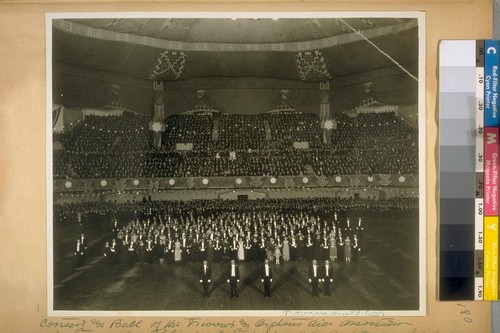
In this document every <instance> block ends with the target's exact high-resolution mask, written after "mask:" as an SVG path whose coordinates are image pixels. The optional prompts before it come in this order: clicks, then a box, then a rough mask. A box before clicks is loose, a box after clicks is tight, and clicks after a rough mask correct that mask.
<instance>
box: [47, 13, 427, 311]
mask: <svg viewBox="0 0 500 333" xmlns="http://www.w3.org/2000/svg"><path fill="white" fill-rule="evenodd" d="M46 21H47V73H48V74H47V76H48V80H47V90H48V93H47V94H48V95H47V133H48V134H47V146H48V148H47V178H48V184H50V185H51V186H48V190H47V191H48V209H47V211H48V214H47V215H48V216H47V226H48V231H49V232H48V242H47V243H48V249H47V253H48V263H47V265H48V286H47V289H48V309H49V314H51V315H67V314H75V315H86V314H103V315H113V314H117V313H119V314H120V315H124V314H128V313H129V314H130V315H148V314H151V313H153V312H154V313H155V314H162V315H167V316H168V315H173V314H175V315H179V313H180V314H181V315H182V314H190V315H193V314H196V315H202V316H222V315H224V316H233V315H234V316H236V315H238V316H241V315H245V314H246V315H263V316H283V315H299V316H300V315H312V314H318V315H321V314H322V315H373V316H383V315H405V316H407V315H410V316H411V315H413V316H416V315H425V243H426V242H425V238H424V235H425V220H424V217H425V210H424V208H425V207H424V204H425V196H424V189H425V188H424V181H425V173H424V168H425V163H424V161H425V159H424V155H425V149H424V148H425V147H424V136H425V127H424V126H423V124H424V109H425V108H424V97H423V96H424V89H423V87H424V71H423V70H424V68H425V64H424V57H423V54H424V44H423V43H424V40H425V36H424V34H423V31H424V15H423V14H422V13H416V12H390V13H389V12H356V13H349V12H315V13H275V12H274V13H269V12H268V13H79V14H76V13H71V14H69V13H68V14H65V13H57V14H56V13H52V14H47V16H46ZM124 311H125V312H124ZM174 311H175V312H174Z"/></svg>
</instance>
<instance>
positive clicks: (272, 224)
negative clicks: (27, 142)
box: [54, 198, 418, 296]
mask: <svg viewBox="0 0 500 333" xmlns="http://www.w3.org/2000/svg"><path fill="white" fill-rule="evenodd" d="M417 210H418V200H417V199H415V198H393V199H388V200H369V199H341V198H307V199H298V198H295V199H266V200H251V201H232V200H231V201H229V200H191V201H152V200H151V199H150V198H149V199H148V198H144V199H143V200H142V201H139V202H134V203H126V204H120V203H116V202H89V203H68V204H60V205H55V206H54V223H55V227H56V228H57V227H60V226H63V225H67V224H69V223H75V222H76V223H80V224H88V223H94V221H96V220H101V221H102V220H105V221H110V222H109V235H108V239H107V240H106V244H105V246H104V249H103V251H102V255H103V256H104V257H105V261H106V263H107V264H109V265H125V266H128V265H136V264H138V265H146V264H167V265H169V264H175V263H183V262H193V263H200V264H201V263H203V265H204V267H205V268H204V270H203V273H206V267H207V265H211V264H212V263H214V262H231V263H233V264H234V263H236V264H237V263H240V262H261V263H266V264H268V265H270V264H272V265H279V264H281V263H283V262H287V261H292V262H293V261H301V260H305V261H307V262H309V263H313V265H316V261H317V262H321V263H329V264H328V265H331V263H333V262H335V261H342V262H346V263H349V262H351V261H356V260H361V258H362V254H363V251H365V242H364V222H363V220H364V219H365V218H366V216H370V217H372V216H383V215H385V214H386V213H387V212H388V211H390V212H391V213H394V214H396V215H398V214H399V215H400V214H406V215H408V214H410V215H415V214H416V212H417ZM87 244H88V241H87V239H86V236H85V235H84V234H81V235H79V237H78V239H77V240H76V244H75V250H74V255H75V257H76V263H77V265H82V264H83V263H84V261H85V256H86V251H87ZM313 265H311V268H310V270H312V272H311V271H310V277H309V278H310V279H311V280H310V282H311V281H314V279H316V283H318V282H321V281H323V282H325V281H324V279H325V274H326V272H325V270H324V265H323V264H322V265H317V268H316V269H315V268H312V267H313ZM269 267H271V266H269ZM271 269H272V268H271ZM329 274H330V275H327V278H333V277H332V273H329ZM200 276H201V274H200ZM269 276H271V277H270V279H272V271H269V268H268V271H267V274H263V278H262V279H263V280H264V277H267V278H269ZM200 280H202V278H201V277H200ZM268 282H270V281H268ZM203 283H208V282H207V281H205V282H203ZM311 283H312V282H311ZM312 287H313V294H315V293H317V289H316V292H315V289H314V288H317V285H316V286H314V285H313V286H312ZM326 291H327V289H326V286H325V292H326ZM269 296H270V295H269Z"/></svg>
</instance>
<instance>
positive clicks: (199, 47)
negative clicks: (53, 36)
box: [52, 19, 418, 52]
mask: <svg viewBox="0 0 500 333" xmlns="http://www.w3.org/2000/svg"><path fill="white" fill-rule="evenodd" d="M417 25H418V21H417V20H408V21H403V22H401V23H398V24H393V25H389V26H384V27H375V28H371V29H365V30H362V32H363V36H364V37H366V38H368V39H372V38H376V37H381V36H387V35H392V34H396V33H399V32H402V31H406V30H409V29H412V28H415V27H417ZM52 26H53V28H55V29H57V30H60V31H64V32H65V33H69V34H72V35H77V36H82V37H87V38H93V39H98V40H108V41H114V42H121V43H130V44H135V45H142V46H145V47H152V48H158V49H164V50H171V51H185V52H186V51H195V52H202V51H203V52H307V51H312V50H321V49H325V48H330V47H334V46H338V45H344V44H349V43H354V42H358V41H360V40H363V38H362V37H361V36H360V34H359V33H354V32H346V33H344V34H342V35H338V36H331V37H325V38H320V39H314V40H308V41H300V42H286V43H285V42H280V43H260V44H252V43H217V42H185V41H176V40H166V39H160V38H153V37H146V36H140V35H134V34H128V33H120V32H114V31H110V30H106V29H100V28H94V27H89V26H86V25H83V24H80V23H78V22H74V21H69V20H64V19H61V20H53V21H52Z"/></svg>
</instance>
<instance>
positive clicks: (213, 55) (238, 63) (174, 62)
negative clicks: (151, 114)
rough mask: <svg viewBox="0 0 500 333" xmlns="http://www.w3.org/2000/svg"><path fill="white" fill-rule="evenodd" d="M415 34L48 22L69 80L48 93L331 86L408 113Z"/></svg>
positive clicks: (252, 25) (57, 68)
mask: <svg viewBox="0 0 500 333" xmlns="http://www.w3.org/2000/svg"><path fill="white" fill-rule="evenodd" d="M344 16H345V15H344ZM418 24H419V22H418V20H417V19H416V18H414V17H409V18H397V17H385V18H381V17H336V18H335V17H332V18H324V17H323V18H310V17H309V18H279V19H272V18H230V17H227V18H180V17H179V18H156V17H155V18H62V19H53V20H52V64H53V72H54V73H58V74H61V73H63V74H64V75H65V74H67V73H70V74H71V77H69V76H67V75H66V76H64V75H55V76H54V81H55V82H54V89H55V90H54V91H55V92H56V93H57V92H58V91H59V90H60V91H62V90H64V87H65V86H66V90H68V89H71V93H72V95H73V96H75V97H74V98H75V99H78V98H79V97H78V96H79V94H80V95H81V93H80V92H78V91H77V90H78V89H77V88H75V87H69V84H71V85H73V86H74V85H75V83H74V82H76V81H78V80H80V81H82V82H84V81H83V79H82V78H84V77H86V76H92V77H94V78H95V77H96V75H97V76H99V77H101V78H103V79H105V80H108V81H113V80H115V81H116V79H115V78H117V77H119V78H127V80H132V81H133V82H132V81H130V82H128V85H129V86H134V85H135V86H137V85H139V86H140V85H143V86H144V87H146V86H147V87H148V89H151V87H152V84H150V83H147V82H151V81H163V82H164V86H165V87H166V89H192V88H193V87H194V88H196V87H200V88H201V89H207V88H208V89H210V88H217V87H214V84H215V85H216V84H219V83H220V82H222V83H221V88H231V87H232V85H233V84H238V85H240V88H241V87H244V88H250V89H252V88H259V87H260V86H259V84H261V85H262V87H264V88H278V89H282V88H286V89H288V88H290V89H294V88H296V89H311V88H314V89H318V84H319V82H324V81H330V87H331V88H332V91H335V90H337V92H338V94H339V95H338V96H339V97H341V98H344V99H352V96H349V94H350V92H349V91H351V90H352V89H351V88H349V89H347V88H346V89H344V90H345V91H344V92H343V91H342V87H349V86H350V85H353V84H355V85H357V87H358V88H357V89H358V90H357V91H356V95H357V96H358V95H360V94H361V95H362V94H363V90H364V89H365V87H366V83H367V82H369V83H370V92H374V93H377V94H378V95H376V96H375V99H377V97H380V98H378V99H382V102H383V103H387V104H391V103H394V104H416V103H417V95H418V94H417V92H418V89H417V86H418V83H417V82H418V47H419V36H418ZM82 73H85V74H82ZM88 73H90V74H88ZM96 73H97V74H96ZM215 79H217V80H218V81H215ZM134 80H135V81H134ZM235 80H236V81H235ZM238 80H239V81H238ZM243 80H245V81H244V83H242V82H243ZM70 81H73V82H71V83H70ZM131 82H132V83H131ZM214 82H218V83H214ZM235 82H236V83H235ZM249 82H253V83H249ZM256 82H257V83H256ZM276 82H277V83H276ZM254 83H255V85H252V84H254ZM371 83H374V84H371ZM336 87H337V88H339V89H336ZM83 89H89V90H92V89H94V91H92V96H91V97H88V96H87V97H86V98H87V99H89V103H90V104H92V101H91V99H92V98H94V97H95V98H100V97H99V96H98V95H99V90H101V91H102V89H101V88H97V86H95V87H89V86H88V84H87V85H86V86H85V85H84V87H83ZM125 90H126V88H125ZM61 95H62V94H61ZM96 96H97V97H96ZM80 97H81V96H80ZM364 97H366V96H364ZM364 97H363V96H362V97H359V98H364ZM372 97H373V96H372ZM81 98H83V97H81ZM145 98H146V97H145ZM102 99H104V97H102V98H101V100H102ZM99 103H101V104H102V101H99ZM99 103H98V102H97V101H95V102H94V105H98V104H99ZM131 103H132V104H133V103H134V101H131ZM350 103H351V104H352V105H356V103H358V101H354V102H352V101H351V102H350ZM76 104H78V103H76ZM80 104H81V103H80ZM352 105H351V106H352ZM351 106H349V105H345V106H343V105H341V106H339V107H344V108H345V107H351ZM138 107H139V106H138Z"/></svg>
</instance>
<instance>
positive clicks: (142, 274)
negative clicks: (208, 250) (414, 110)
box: [54, 218, 419, 311]
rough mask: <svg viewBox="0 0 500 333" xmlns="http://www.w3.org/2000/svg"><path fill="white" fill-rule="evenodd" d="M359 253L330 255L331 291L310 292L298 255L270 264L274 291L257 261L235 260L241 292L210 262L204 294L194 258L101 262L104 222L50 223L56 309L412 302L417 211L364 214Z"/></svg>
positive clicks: (403, 306) (340, 306) (392, 306)
mask: <svg viewBox="0 0 500 333" xmlns="http://www.w3.org/2000/svg"><path fill="white" fill-rule="evenodd" d="M363 221H364V223H365V232H364V234H363V238H364V248H365V251H364V254H363V256H361V257H360V260H359V261H355V262H351V263H345V262H335V263H334V275H335V279H334V284H333V287H332V294H331V296H330V297H326V296H323V292H322V290H323V288H322V286H320V295H321V296H320V297H312V296H311V287H310V285H309V283H308V280H307V279H308V277H307V267H308V264H309V262H306V261H305V260H300V261H296V262H287V263H282V264H280V265H275V264H273V270H274V279H273V284H272V289H271V291H272V297H271V298H268V297H263V288H262V283H261V281H260V277H259V275H258V270H259V267H260V265H261V263H257V262H244V263H240V264H239V265H240V274H241V279H240V283H239V285H238V288H239V297H238V298H230V297H229V286H228V284H227V283H226V281H225V276H224V273H225V272H226V269H227V265H228V264H227V263H226V262H225V263H213V264H211V266H212V271H213V273H212V284H211V285H210V297H208V298H204V297H203V296H202V288H201V285H200V283H199V281H198V271H199V268H200V263H179V264H165V263H163V264H160V263H154V264H152V265H133V266H123V265H121V264H117V265H106V264H105V262H104V260H102V259H103V257H102V255H101V249H102V247H103V244H104V242H105V240H108V239H109V237H110V235H109V230H110V229H111V228H110V226H109V223H94V224H89V225H84V226H83V227H78V226H76V225H72V226H67V227H64V228H58V229H56V230H54V239H56V240H57V241H56V244H54V248H55V252H54V309H55V310H94V311H101V310H102V311H107V310H306V309H307V310H327V309H328V310H386V311H387V310H417V309H418V293H419V291H418V281H419V274H418V237H417V235H418V225H417V221H416V220H415V219H413V218H412V219H408V218H407V219H387V218H384V219H376V218H366V219H364V220H363ZM82 230H84V231H85V233H86V235H87V236H88V237H89V239H90V240H91V241H92V240H93V243H91V244H92V247H91V248H92V251H91V253H90V254H89V258H88V259H87V261H86V262H85V265H84V266H83V267H80V268H75V262H74V260H75V259H74V258H73V257H72V256H71V255H70V254H69V253H70V252H71V249H70V244H73V243H72V241H70V240H71V239H76V237H77V235H78V233H79V232H80V231H82Z"/></svg>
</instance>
